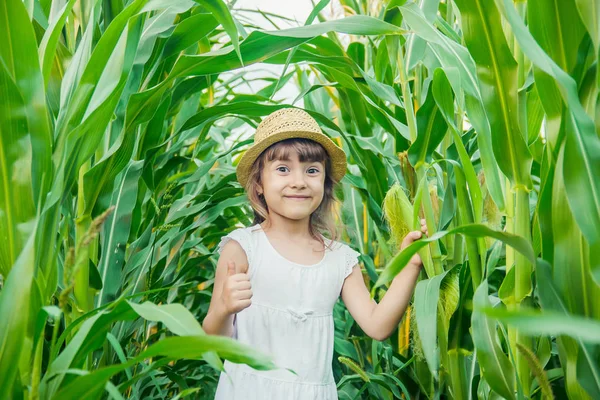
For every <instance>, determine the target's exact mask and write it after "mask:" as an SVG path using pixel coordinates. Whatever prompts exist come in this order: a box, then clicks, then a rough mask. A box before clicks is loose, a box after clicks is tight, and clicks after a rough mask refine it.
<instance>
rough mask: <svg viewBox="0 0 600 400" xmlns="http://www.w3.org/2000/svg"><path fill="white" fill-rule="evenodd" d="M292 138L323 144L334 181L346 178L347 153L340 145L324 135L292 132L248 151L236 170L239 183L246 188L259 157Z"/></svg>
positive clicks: (272, 138) (255, 145)
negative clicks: (271, 147)
mask: <svg viewBox="0 0 600 400" xmlns="http://www.w3.org/2000/svg"><path fill="white" fill-rule="evenodd" d="M292 138H304V139H310V140H313V141H315V142H317V143H319V144H321V145H322V146H323V147H324V148H325V150H326V151H327V153H328V154H329V157H330V159H331V171H332V172H331V175H332V177H333V179H334V180H335V181H338V182H339V181H340V180H341V179H342V178H343V177H344V175H345V174H346V153H345V152H344V150H342V149H341V148H340V147H338V145H336V144H335V143H334V142H333V141H332V140H331V139H329V138H328V137H327V136H325V135H324V134H322V133H315V132H307V131H291V132H278V133H275V134H273V135H271V136H269V137H267V138H265V139H263V140H261V141H260V142H259V143H256V144H254V145H252V147H250V148H249V149H248V150H246V152H245V153H244V154H243V155H242V158H241V159H240V162H239V163H238V166H237V168H236V176H237V180H238V182H239V183H240V184H241V185H242V186H243V187H246V183H247V182H248V177H249V176H250V168H251V167H252V164H254V161H255V160H256V159H257V158H258V156H259V155H260V154H261V153H262V152H263V151H265V150H266V149H267V147H269V146H270V145H272V144H273V143H277V142H280V141H282V140H285V139H292Z"/></svg>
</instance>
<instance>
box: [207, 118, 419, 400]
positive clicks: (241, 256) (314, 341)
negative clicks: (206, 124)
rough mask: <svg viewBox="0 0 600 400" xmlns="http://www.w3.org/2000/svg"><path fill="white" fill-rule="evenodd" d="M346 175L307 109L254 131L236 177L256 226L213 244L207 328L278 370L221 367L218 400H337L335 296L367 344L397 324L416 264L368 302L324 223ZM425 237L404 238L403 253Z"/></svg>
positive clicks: (346, 251) (353, 262) (351, 255)
mask: <svg viewBox="0 0 600 400" xmlns="http://www.w3.org/2000/svg"><path fill="white" fill-rule="evenodd" d="M345 172H346V155H345V153H344V151H343V150H342V149H340V148H339V147H338V146H337V145H336V144H335V143H334V142H333V141H331V140H330V139H329V138H328V137H327V136H325V135H324V134H323V133H322V132H321V129H320V128H319V126H318V124H317V122H316V121H315V120H314V119H313V118H312V117H311V116H310V115H309V114H308V113H306V112H305V111H303V110H300V109H295V108H286V109H280V110H278V111H276V112H274V113H272V114H271V115H269V116H268V117H266V118H265V119H264V120H263V121H262V122H261V123H260V125H259V126H258V128H257V130H256V132H255V137H254V144H253V146H252V147H251V148H250V149H248V150H247V151H246V152H245V153H244V155H243V156H242V158H241V160H240V162H239V164H238V166H237V170H236V173H237V178H238V181H239V182H240V183H241V184H242V186H243V187H244V188H245V189H246V192H247V194H248V198H249V200H250V203H251V205H252V207H253V209H254V216H255V218H254V222H253V226H251V227H248V228H238V229H236V230H234V231H232V232H231V233H229V234H228V235H226V236H224V237H223V238H222V239H221V242H220V243H219V245H218V252H219V253H220V258H219V261H218V263H217V270H216V276H215V283H214V289H213V295H212V299H211V302H210V307H209V310H208V314H207V316H206V318H205V319H204V321H203V327H204V330H205V331H206V333H208V334H217V335H225V336H233V337H234V338H236V339H237V340H239V341H240V342H243V343H245V344H248V345H251V346H252V347H254V348H255V349H257V350H259V351H262V352H264V353H269V354H271V355H272V356H273V358H274V361H275V363H276V364H277V365H278V366H280V367H281V369H277V370H270V371H257V370H255V369H253V368H250V367H248V366H247V365H245V364H235V363H231V362H229V361H225V364H224V367H225V371H226V373H227V375H225V374H221V376H220V379H219V384H218V386H217V392H216V396H215V398H216V399H219V400H220V399H223V400H231V399H260V400H265V399H277V400H293V399H310V400H314V399H318V400H330V399H337V398H338V397H337V390H336V383H335V381H334V379H333V372H332V368H331V367H332V357H333V337H334V325H333V316H332V311H333V307H334V305H335V303H336V301H337V299H338V297H339V296H340V294H341V296H342V300H343V301H344V304H345V305H346V307H347V309H348V311H349V312H350V314H352V317H353V318H354V320H355V321H356V322H357V323H358V325H359V326H360V327H361V328H362V329H363V331H364V332H365V333H366V334H367V335H369V336H370V337H372V338H373V339H376V340H385V339H386V338H387V337H389V336H390V335H391V334H392V332H393V330H394V328H395V327H396V326H397V325H398V323H399V321H400V319H401V318H402V315H403V314H404V311H405V309H406V306H407V304H408V302H409V300H410V297H411V295H412V292H413V290H414V286H415V283H416V280H417V277H418V275H419V271H420V269H421V267H422V263H421V259H420V258H419V256H418V255H415V256H414V257H413V258H412V260H411V261H410V263H409V265H407V266H406V267H405V268H404V269H403V270H402V272H400V274H398V275H397V276H396V278H395V279H394V280H393V282H392V284H391V286H390V288H389V290H388V291H387V293H386V295H385V296H384V298H383V299H382V300H381V302H380V303H379V304H377V302H375V301H374V300H371V299H370V296H369V291H368V289H367V287H366V286H365V283H364V280H363V276H362V274H361V270H360V267H359V265H358V258H357V257H358V256H359V253H358V252H356V251H354V250H353V249H351V248H350V247H349V246H347V245H346V244H343V243H341V242H338V241H336V240H335V239H336V238H337V233H336V229H335V227H334V226H332V224H331V220H330V215H331V213H332V210H331V208H332V205H333V203H334V200H335V199H334V194H333V188H334V185H335V184H337V183H338V182H339V181H340V180H341V179H342V177H343V176H344V174H345ZM421 224H422V227H421V230H422V231H423V232H424V233H427V231H426V228H425V226H424V220H423V221H421ZM320 231H327V232H328V233H329V236H330V237H331V238H332V239H327V238H325V237H324V236H323V235H321V234H320ZM421 235H422V233H421V232H420V231H414V232H410V233H409V234H408V235H407V236H406V238H405V239H404V241H403V245H402V247H403V248H404V247H406V246H407V245H409V244H410V243H412V242H413V241H414V240H416V239H419V238H420V237H421ZM287 368H289V369H292V370H294V371H295V372H296V375H294V374H293V373H292V372H290V371H289V370H288V369H287ZM229 378H230V379H229Z"/></svg>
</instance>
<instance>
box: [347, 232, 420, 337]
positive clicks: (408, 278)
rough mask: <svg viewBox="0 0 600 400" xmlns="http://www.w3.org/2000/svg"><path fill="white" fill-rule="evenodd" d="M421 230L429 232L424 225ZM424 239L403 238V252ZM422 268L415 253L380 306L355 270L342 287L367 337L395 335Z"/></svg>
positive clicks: (412, 234) (416, 235) (415, 235)
mask: <svg viewBox="0 0 600 400" xmlns="http://www.w3.org/2000/svg"><path fill="white" fill-rule="evenodd" d="M421 230H422V232H424V233H427V230H426V227H425V226H424V223H423V222H422V225H421ZM421 236H422V234H421V232H420V231H413V232H410V233H409V234H407V235H406V237H405V238H404V240H403V242H402V246H401V248H402V249H404V248H405V247H406V246H408V245H409V244H411V243H412V242H414V241H415V240H417V239H420V238H421ZM422 266H423V264H422V262H421V258H420V257H419V255H418V254H415V255H414V256H413V258H412V259H411V260H410V262H409V263H408V265H407V266H406V267H404V269H402V271H400V273H399V274H398V275H396V277H394V279H393V280H392V284H391V285H390V287H389V289H388V291H387V293H386V294H385V296H383V299H381V301H380V302H379V304H378V303H377V302H376V301H375V300H373V299H371V298H370V294H369V290H368V289H367V287H366V285H365V281H364V278H363V276H362V273H361V271H360V268H353V269H352V273H351V274H350V275H348V277H347V278H346V280H345V281H344V285H343V287H342V300H343V301H344V304H345V305H346V308H347V309H348V311H349V312H350V314H351V315H352V317H353V318H354V320H355V321H356V322H357V323H358V325H359V326H360V327H361V328H362V330H363V331H364V332H365V333H366V334H367V335H369V336H370V337H371V338H373V339H375V340H385V339H387V338H388V337H389V336H390V335H391V334H392V332H394V329H396V327H397V326H398V323H399V322H400V320H401V319H402V315H404V311H406V307H407V306H408V302H409V301H410V298H411V296H412V293H413V290H414V289H415V286H416V283H417V278H418V277H419V272H420V271H421V268H422Z"/></svg>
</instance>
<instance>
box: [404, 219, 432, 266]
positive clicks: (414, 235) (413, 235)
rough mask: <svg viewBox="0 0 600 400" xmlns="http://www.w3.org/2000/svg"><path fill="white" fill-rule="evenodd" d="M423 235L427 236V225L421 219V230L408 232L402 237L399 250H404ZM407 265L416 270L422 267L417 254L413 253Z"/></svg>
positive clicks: (421, 261)
mask: <svg viewBox="0 0 600 400" xmlns="http://www.w3.org/2000/svg"><path fill="white" fill-rule="evenodd" d="M423 234H425V236H427V234H428V231H427V224H426V222H425V219H421V230H420V231H412V232H409V233H408V234H407V235H406V236H405V237H404V240H403V241H402V244H401V245H400V250H404V249H405V248H406V247H408V246H409V245H410V244H411V243H412V242H414V241H415V240H418V239H421V237H422V236H423ZM408 264H409V265H413V266H415V267H417V268H421V267H422V266H423V260H421V257H420V256H419V253H415V255H414V256H412V258H411V259H410V261H409V262H408Z"/></svg>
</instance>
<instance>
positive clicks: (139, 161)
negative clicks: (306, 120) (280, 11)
mask: <svg viewBox="0 0 600 400" xmlns="http://www.w3.org/2000/svg"><path fill="white" fill-rule="evenodd" d="M592 3H593V4H596V2H586V1H580V0H568V1H541V0H527V1H526V2H525V1H520V2H512V1H509V0H495V1H481V0H457V1H456V2H448V1H437V0H424V1H419V2H413V1H391V2H368V1H365V0H360V1H341V4H342V6H343V12H344V14H345V15H346V16H345V17H341V16H340V18H333V19H330V20H327V18H325V17H324V14H323V12H324V11H325V10H326V8H328V6H329V1H327V0H323V1H321V2H319V3H318V4H317V5H316V6H315V8H314V10H313V12H312V13H311V14H310V16H309V17H308V18H307V20H306V21H305V24H304V25H303V26H296V27H293V28H288V29H279V27H278V26H277V24H278V23H279V22H278V21H283V20H285V18H282V17H279V16H274V15H270V14H267V13H263V15H264V16H265V18H266V19H267V20H269V21H271V22H272V24H273V25H274V26H275V28H276V30H269V31H266V30H260V29H255V28H256V27H255V26H253V24H251V23H249V22H248V19H247V13H248V12H249V11H247V10H240V9H237V8H236V7H235V5H234V6H233V7H232V6H231V5H230V4H226V3H225V2H224V1H222V0H212V1H206V2H193V1H189V0H177V1H170V0H169V1H167V0H156V1H148V0H134V1H128V2H126V1H122V0H116V1H110V2H100V3H98V4H95V5H93V4H90V3H88V2H76V1H74V0H70V1H62V2H61V1H37V0H34V1H30V2H21V1H18V0H7V1H4V2H1V3H0V20H2V21H8V22H7V23H3V24H0V98H1V99H2V101H0V232H1V238H2V239H3V240H1V241H0V287H1V289H0V315H2V318H0V397H1V398H14V399H24V398H30V399H51V398H86V399H87V398H107V397H114V398H161V399H162V398H186V397H187V398H210V397H211V396H212V395H213V394H214V390H215V387H216V383H217V379H218V374H219V373H220V371H221V370H222V369H223V364H222V360H223V359H227V360H231V361H233V362H241V363H246V364H248V365H251V366H253V367H254V368H257V369H271V368H276V367H277V365H275V364H274V363H273V361H272V360H271V359H270V357H268V356H267V355H265V354H261V353H260V352H258V351H257V350H256V349H252V348H249V347H247V346H245V345H243V344H241V343H239V342H237V341H235V340H233V339H229V338H224V337H218V336H211V335H205V334H204V332H203V330H202V328H201V325H200V322H199V321H202V319H203V318H204V317H205V315H206V312H207V309H208V304H209V300H210V296H211V290H212V285H213V282H214V271H215V265H216V256H215V254H214V249H215V246H216V244H217V242H218V240H219V239H220V237H221V236H223V235H225V234H226V233H227V231H229V230H231V229H233V228H234V227H235V226H239V225H240V224H241V225H248V224H250V223H251V221H252V211H251V209H250V208H249V206H248V204H247V199H246V197H245V196H244V193H243V190H242V188H241V187H240V186H239V184H238V183H237V182H236V181H235V165H236V162H237V158H238V156H239V154H240V153H241V152H242V151H244V149H245V148H246V147H247V145H249V144H250V143H251V140H244V138H238V137H237V136H236V135H237V133H238V131H239V130H238V129H239V128H243V129H245V130H246V131H247V130H252V129H253V128H254V127H256V125H257V124H258V123H259V122H260V120H261V118H262V117H264V116H265V115H268V114H269V113H271V112H273V111H274V110H276V109H279V108H282V107H287V106H290V105H289V104H287V103H286V102H283V101H279V100H275V99H276V98H277V96H278V92H279V91H280V90H281V89H282V88H284V87H288V86H290V85H291V86H295V87H296V89H297V90H298V91H299V95H298V96H297V98H296V99H295V100H294V101H293V103H292V104H293V105H294V106H298V107H299V106H301V105H302V107H303V108H304V109H306V110H307V111H308V112H309V113H310V114H311V115H312V116H313V117H314V118H315V119H316V120H317V121H318V122H319V124H320V125H321V126H322V128H323V130H324V132H325V133H326V134H328V135H329V136H331V137H332V138H334V139H335V140H337V141H338V143H340V145H341V146H342V147H343V148H344V150H345V151H346V153H347V154H348V173H347V175H346V176H345V178H344V180H343V182H342V185H341V186H340V187H339V188H337V195H338V197H339V198H340V206H341V207H340V218H341V219H340V220H339V221H338V222H339V224H340V225H341V226H343V227H345V229H344V236H343V239H344V240H345V241H347V242H348V243H350V244H351V245H353V246H354V247H356V248H357V249H359V250H360V251H361V253H362V254H363V255H362V257H361V261H362V266H363V267H364V272H365V275H366V276H367V277H368V278H369V279H368V282H367V284H368V287H369V289H371V293H372V294H373V296H374V297H375V299H376V300H378V301H380V300H381V298H382V296H383V295H384V294H385V285H386V284H388V283H389V282H391V280H392V279H393V278H394V277H395V276H396V275H397V274H398V273H399V272H400V271H401V270H402V269H403V268H404V266H405V265H406V264H407V263H408V261H409V260H410V258H411V257H412V256H413V255H414V254H415V253H416V252H419V254H420V255H421V258H422V259H423V260H424V264H425V268H424V272H423V273H422V276H421V280H420V281H419V282H418V284H417V286H416V290H415V298H414V302H413V304H412V306H411V310H412V312H411V316H410V318H406V321H404V322H403V323H402V324H401V325H400V327H399V329H398V332H397V335H393V336H392V337H391V338H390V339H388V340H386V341H384V342H379V341H376V340H373V339H371V338H369V337H368V336H366V335H365V334H364V332H362V330H361V329H360V327H359V326H358V325H357V324H356V323H355V321H354V319H353V318H352V316H351V315H350V314H349V312H348V311H347V310H346V308H345V306H344V305H343V304H342V303H341V302H339V303H338V304H336V306H335V309H334V321H335V327H336V331H335V338H334V350H335V357H334V361H333V371H334V375H335V379H336V382H338V384H337V387H338V394H339V397H340V398H341V399H350V398H368V399H372V398H378V399H391V398H415V397H416V396H417V395H418V396H420V397H427V398H454V399H464V398H473V397H475V396H477V397H478V398H486V399H492V398H498V397H503V398H531V399H538V398H551V397H552V396H555V397H557V398H563V397H569V398H572V399H591V398H598V397H599V396H600V372H599V367H598V365H599V363H600V359H599V358H598V354H600V350H599V349H600V344H599V343H598V337H600V334H599V332H600V329H599V322H598V321H599V320H600V302H598V301H597V299H598V298H599V297H600V286H599V285H600V263H598V262H597V261H596V258H597V257H596V254H597V251H598V250H599V249H600V239H599V238H600V186H599V185H600V183H599V182H600V176H599V174H600V136H599V134H598V132H599V129H598V127H600V120H599V115H600V113H598V112H597V109H598V85H599V82H600V80H599V79H598V66H597V60H598V52H599V49H598V43H599V42H600V36H599V32H600V27H598V26H597V25H598V20H599V18H598V15H599V14H598V13H599V12H600V11H599V10H600V7H598V6H597V5H590V4H592ZM315 21H319V22H318V23H315ZM258 63H263V64H265V65H266V64H269V65H274V66H283V71H282V72H281V73H275V74H269V72H268V71H266V70H261V71H260V73H259V74H258V75H252V76H251V75H249V74H247V73H246V72H247V71H246V70H245V69H243V67H245V66H249V65H251V64H258ZM248 83H255V84H259V85H263V86H264V87H263V88H262V89H260V90H258V91H257V92H256V93H252V94H247V93H245V92H247V90H246V89H245V87H246V86H247V85H248ZM420 218H425V219H426V221H427V228H428V231H429V237H427V238H423V239H421V240H419V241H417V242H416V243H413V244H412V245H410V246H408V247H407V248H405V249H403V250H402V251H400V250H399V245H400V243H401V241H402V238H403V236H404V235H405V234H406V233H407V232H409V231H410V230H413V229H414V228H415V227H416V226H417V225H418V224H416V222H417V221H418V220H419V219H420ZM384 219H385V221H386V222H387V224H385V225H382V224H381V223H382V221H383V220H384ZM410 338H412V342H411V343H412V346H409V345H408V344H409V342H410V341H411V339H410Z"/></svg>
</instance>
